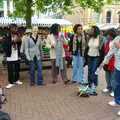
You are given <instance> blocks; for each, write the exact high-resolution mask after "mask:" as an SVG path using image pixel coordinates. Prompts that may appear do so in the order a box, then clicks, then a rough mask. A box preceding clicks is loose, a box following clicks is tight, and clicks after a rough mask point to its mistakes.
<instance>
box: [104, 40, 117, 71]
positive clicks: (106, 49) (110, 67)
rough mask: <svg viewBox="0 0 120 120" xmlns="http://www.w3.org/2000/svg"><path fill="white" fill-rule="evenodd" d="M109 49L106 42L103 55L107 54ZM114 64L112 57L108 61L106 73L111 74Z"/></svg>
mask: <svg viewBox="0 0 120 120" xmlns="http://www.w3.org/2000/svg"><path fill="white" fill-rule="evenodd" d="M109 49H110V41H108V42H107V44H106V45H105V46H104V53H105V55H106V54H107V53H108V52H109ZM114 63H115V57H114V56H112V57H111V59H110V60H109V63H108V64H107V65H108V68H107V69H108V71H111V72H113V71H114Z"/></svg>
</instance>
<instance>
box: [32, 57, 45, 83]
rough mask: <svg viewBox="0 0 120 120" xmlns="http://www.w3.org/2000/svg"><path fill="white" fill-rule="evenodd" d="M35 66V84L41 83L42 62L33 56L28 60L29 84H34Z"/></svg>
mask: <svg viewBox="0 0 120 120" xmlns="http://www.w3.org/2000/svg"><path fill="white" fill-rule="evenodd" d="M36 68H37V84H38V85H42V84H43V77H42V62H41V60H37V58H34V59H33V60H32V61H30V82H31V84H35V70H36Z"/></svg>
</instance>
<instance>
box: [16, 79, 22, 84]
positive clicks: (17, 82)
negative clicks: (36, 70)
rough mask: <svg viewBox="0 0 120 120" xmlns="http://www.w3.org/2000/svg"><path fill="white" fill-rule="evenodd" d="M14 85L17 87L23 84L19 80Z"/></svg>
mask: <svg viewBox="0 0 120 120" xmlns="http://www.w3.org/2000/svg"><path fill="white" fill-rule="evenodd" d="M15 83H16V84H17V85H22V84H23V83H22V82H21V81H20V80H18V81H16V82H15Z"/></svg>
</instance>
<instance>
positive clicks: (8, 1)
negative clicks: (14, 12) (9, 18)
mask: <svg viewBox="0 0 120 120" xmlns="http://www.w3.org/2000/svg"><path fill="white" fill-rule="evenodd" d="M9 14H10V0H7V15H9Z"/></svg>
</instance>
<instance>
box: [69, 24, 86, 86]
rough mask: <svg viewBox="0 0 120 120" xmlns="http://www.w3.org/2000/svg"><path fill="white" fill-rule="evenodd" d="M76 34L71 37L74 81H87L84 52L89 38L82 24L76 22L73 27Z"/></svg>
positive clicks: (81, 82)
mask: <svg viewBox="0 0 120 120" xmlns="http://www.w3.org/2000/svg"><path fill="white" fill-rule="evenodd" d="M73 30H74V35H73V36H72V37H71V39H70V52H72V55H73V61H72V63H73V75H72V83H79V84H83V83H85V80H84V54H85V49H86V45H87V40H86V39H85V35H84V32H83V28H82V25H81V24H76V25H75V26H74V28H73Z"/></svg>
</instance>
